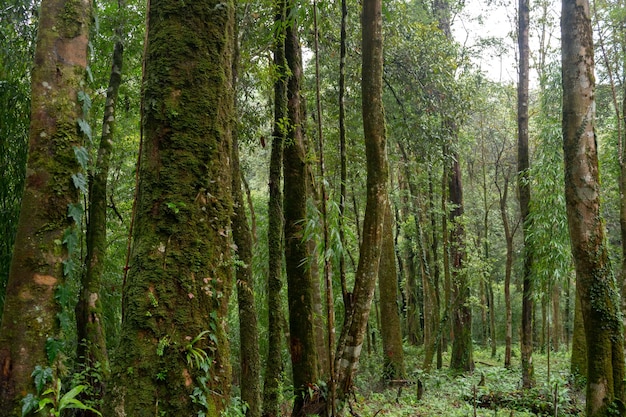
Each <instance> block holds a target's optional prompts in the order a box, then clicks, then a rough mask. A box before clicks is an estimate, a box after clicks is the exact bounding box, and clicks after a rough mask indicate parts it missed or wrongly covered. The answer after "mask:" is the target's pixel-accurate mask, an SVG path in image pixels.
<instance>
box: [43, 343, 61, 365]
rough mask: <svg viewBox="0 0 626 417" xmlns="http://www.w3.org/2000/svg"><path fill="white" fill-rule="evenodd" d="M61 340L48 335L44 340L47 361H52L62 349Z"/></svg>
mask: <svg viewBox="0 0 626 417" xmlns="http://www.w3.org/2000/svg"><path fill="white" fill-rule="evenodd" d="M63 344H64V343H63V341H62V340H58V339H55V338H53V337H49V338H48V340H46V355H48V361H49V362H50V363H52V362H54V360H55V359H56V357H57V355H58V354H59V352H60V351H61V350H62V349H63Z"/></svg>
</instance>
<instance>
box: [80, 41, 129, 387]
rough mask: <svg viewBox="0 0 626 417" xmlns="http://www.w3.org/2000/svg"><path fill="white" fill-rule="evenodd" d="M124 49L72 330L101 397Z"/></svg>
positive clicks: (105, 128) (108, 105)
mask: <svg viewBox="0 0 626 417" xmlns="http://www.w3.org/2000/svg"><path fill="white" fill-rule="evenodd" d="M123 54H124V46H123V44H122V41H121V40H118V41H116V42H115V46H114V48H113V63H112V66H111V75H110V78H109V87H108V89H107V96H106V102H105V107H104V118H103V121H102V137H101V138H100V145H99V147H98V156H97V160H96V166H95V169H94V172H93V173H92V174H91V175H90V181H89V211H88V213H89V219H88V221H87V236H86V243H87V255H86V257H85V266H86V268H85V271H84V273H83V276H82V289H81V292H80V296H79V299H78V303H77V304H76V328H77V336H78V350H77V356H78V360H79V362H80V363H81V366H82V367H83V369H88V368H95V367H96V366H97V365H99V369H100V370H101V372H102V375H100V378H98V379H94V380H92V381H90V384H91V385H92V386H93V388H94V390H95V392H97V393H100V394H101V393H102V392H103V391H104V384H105V383H106V381H108V379H109V376H110V367H109V356H108V352H107V346H106V336H105V329H104V321H103V317H102V303H101V301H100V288H101V284H100V283H101V278H102V272H103V270H104V261H105V257H106V248H107V234H106V221H107V177H108V175H109V161H110V159H111V152H112V151H113V139H114V136H113V133H114V130H115V108H116V105H117V97H118V92H119V88H120V84H121V82H122V62H123Z"/></svg>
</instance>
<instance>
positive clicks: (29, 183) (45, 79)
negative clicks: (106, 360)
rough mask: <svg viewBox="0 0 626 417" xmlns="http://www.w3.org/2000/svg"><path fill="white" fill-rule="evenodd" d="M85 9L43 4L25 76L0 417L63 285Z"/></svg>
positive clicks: (21, 381) (20, 393) (62, 0)
mask: <svg viewBox="0 0 626 417" xmlns="http://www.w3.org/2000/svg"><path fill="white" fill-rule="evenodd" d="M90 14H91V2H90V1H83V0H71V1H70V0H44V1H42V3H41V10H40V13H39V30H38V36H37V46H36V51H35V63H34V67H33V72H32V93H31V96H32V101H31V125H30V138H29V154H28V165H27V173H26V185H25V190H24V196H23V199H22V210H21V213H20V218H19V223H18V227H17V237H16V241H15V250H14V253H13V259H12V262H11V269H10V274H9V281H8V285H7V292H6V299H5V306H4V316H3V320H2V326H1V327H0V410H1V411H0V414H1V415H6V416H16V415H20V411H19V410H20V404H19V401H20V400H21V399H22V398H23V397H24V396H25V395H26V393H28V392H34V391H35V388H34V385H33V384H32V378H31V373H32V372H33V370H34V368H35V366H36V365H41V366H47V365H48V358H47V357H46V351H45V345H46V340H47V339H48V338H54V337H55V336H57V332H58V323H57V319H56V314H57V312H58V309H59V307H58V305H57V303H56V301H55V297H54V296H55V289H56V288H57V286H58V285H61V284H63V282H64V274H63V263H64V261H66V260H67V255H68V253H67V249H66V248H65V246H64V245H63V244H62V243H61V242H63V240H64V237H63V236H64V232H65V231H66V229H67V228H68V227H69V226H70V225H71V221H70V219H69V218H68V205H69V204H72V203H76V202H77V199H78V190H77V189H76V187H75V186H74V184H73V182H72V175H73V174H76V173H77V172H78V171H79V170H80V167H79V165H78V162H77V160H76V157H75V155H74V147H76V146H80V144H81V141H82V140H81V134H80V133H79V130H78V125H77V123H76V121H77V119H78V118H79V117H80V115H81V111H80V106H79V103H78V99H77V93H78V91H79V90H81V89H82V84H83V81H84V74H85V67H86V65H87V41H88V32H89V22H90V19H91V16H90Z"/></svg>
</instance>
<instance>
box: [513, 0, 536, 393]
mask: <svg viewBox="0 0 626 417" xmlns="http://www.w3.org/2000/svg"><path fill="white" fill-rule="evenodd" d="M529 13H530V11H529V0H519V7H518V44H519V46H518V48H519V81H518V85H517V135H518V140H517V171H518V189H519V203H520V211H521V215H522V230H523V233H522V235H523V238H524V269H523V275H522V286H523V288H522V340H521V357H522V385H523V386H524V388H530V387H532V386H533V385H534V379H535V376H534V368H533V360H532V353H533V333H532V320H533V299H532V297H533V282H532V276H531V273H532V250H531V248H530V247H529V244H528V241H527V240H526V239H527V238H528V234H529V231H530V230H531V228H530V219H529V213H530V181H529V173H528V170H529V168H530V162H529V156H528V71H529V45H528V25H529Z"/></svg>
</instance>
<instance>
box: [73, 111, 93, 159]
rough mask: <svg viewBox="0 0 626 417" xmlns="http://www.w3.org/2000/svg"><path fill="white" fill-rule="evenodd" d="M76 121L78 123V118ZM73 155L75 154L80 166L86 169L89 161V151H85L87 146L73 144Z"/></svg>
mask: <svg viewBox="0 0 626 417" xmlns="http://www.w3.org/2000/svg"><path fill="white" fill-rule="evenodd" d="M78 123H79V124H80V120H79V121H78ZM74 155H76V160H77V161H78V163H79V164H80V166H81V167H82V168H83V169H84V170H86V169H87V164H88V162H89V152H87V148H85V147H84V146H74Z"/></svg>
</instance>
